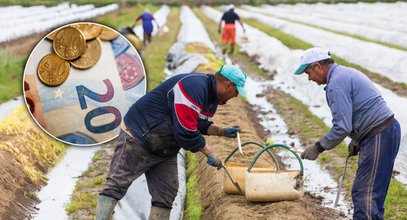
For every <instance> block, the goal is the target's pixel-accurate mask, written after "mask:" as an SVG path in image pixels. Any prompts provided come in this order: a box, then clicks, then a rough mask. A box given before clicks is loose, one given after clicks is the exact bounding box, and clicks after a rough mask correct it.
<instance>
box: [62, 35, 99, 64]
mask: <svg viewBox="0 0 407 220" xmlns="http://www.w3.org/2000/svg"><path fill="white" fill-rule="evenodd" d="M101 54H102V48H101V46H100V40H99V39H97V38H95V39H93V40H89V41H87V42H86V51H85V53H84V54H82V55H81V56H80V57H79V58H77V59H76V60H72V61H70V63H71V64H72V66H74V67H76V68H78V69H88V68H90V67H92V66H93V65H95V64H96V63H97V62H98V60H99V58H100V55H101Z"/></svg>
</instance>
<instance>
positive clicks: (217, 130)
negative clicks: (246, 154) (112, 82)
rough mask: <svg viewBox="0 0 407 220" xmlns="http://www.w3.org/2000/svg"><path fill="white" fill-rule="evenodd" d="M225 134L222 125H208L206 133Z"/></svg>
mask: <svg viewBox="0 0 407 220" xmlns="http://www.w3.org/2000/svg"><path fill="white" fill-rule="evenodd" d="M224 134H225V131H224V129H223V127H221V126H219V125H217V124H211V125H210V126H209V127H208V135H216V136H219V137H220V136H223V135H224Z"/></svg>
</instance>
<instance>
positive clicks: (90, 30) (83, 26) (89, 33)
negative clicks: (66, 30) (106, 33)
mask: <svg viewBox="0 0 407 220" xmlns="http://www.w3.org/2000/svg"><path fill="white" fill-rule="evenodd" d="M71 27H73V28H76V29H78V30H80V31H81V32H82V33H83V36H85V39H86V40H91V39H94V38H96V37H97V36H99V34H100V32H102V26H100V25H98V24H92V23H80V24H73V25H71Z"/></svg>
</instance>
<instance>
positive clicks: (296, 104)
mask: <svg viewBox="0 0 407 220" xmlns="http://www.w3.org/2000/svg"><path fill="white" fill-rule="evenodd" d="M195 13H196V14H197V15H198V17H199V18H200V19H201V21H202V22H203V23H205V24H206V25H205V27H206V29H207V31H208V34H209V36H210V37H211V39H213V40H215V41H217V42H218V43H219V42H220V35H219V34H218V33H217V24H216V23H215V22H214V21H213V20H211V19H209V18H208V17H206V16H204V15H203V14H202V12H200V11H199V10H196V11H195ZM245 22H246V20H245ZM254 22H256V23H258V24H259V25H262V26H263V24H262V23H259V22H257V21H254ZM251 25H253V24H251ZM257 28H258V27H257ZM263 28H265V29H267V30H269V31H270V32H268V34H269V35H272V36H274V37H276V36H277V37H276V38H277V39H279V40H280V41H282V42H283V41H284V42H283V43H284V44H285V45H286V46H287V47H290V48H292V49H307V48H309V47H311V46H312V45H310V44H307V43H306V42H303V41H301V40H299V39H296V38H295V37H293V36H291V35H288V34H285V33H283V32H281V31H279V30H276V29H272V28H269V27H268V26H264V27H263ZM259 29H260V28H259ZM260 30H261V29H260ZM271 33H272V34H271ZM288 45H290V46H288ZM235 49H237V48H235ZM232 59H233V60H234V61H237V62H238V63H243V65H245V67H246V68H247V69H248V70H249V71H250V73H255V74H258V75H262V76H267V75H268V73H267V72H266V71H265V70H263V69H260V68H259V67H258V63H257V61H255V59H256V57H249V56H247V55H245V54H241V53H239V54H234V55H233V56H232ZM267 93H268V94H271V96H269V97H268V101H269V102H270V103H272V104H273V106H274V108H275V109H276V111H277V112H278V114H279V115H280V116H281V117H282V118H283V119H284V121H285V123H286V124H287V126H288V128H289V131H290V133H291V132H292V133H294V134H298V136H299V137H300V139H301V142H302V143H303V144H304V145H311V144H313V143H315V141H317V140H318V139H319V138H320V137H322V136H323V135H325V134H326V132H328V131H329V129H330V128H329V127H328V126H327V125H325V123H324V122H323V121H322V120H321V119H319V118H318V117H316V116H315V115H313V114H312V112H311V111H310V110H309V108H308V106H307V105H305V104H304V103H302V102H301V101H300V100H298V99H296V98H294V97H292V96H291V95H289V94H286V93H284V92H282V91H281V90H277V89H271V90H269V91H268V92H267ZM293 115H295V116H296V117H292V116H293ZM347 155H348V152H347V146H346V145H345V144H344V143H343V142H342V143H341V144H340V145H339V146H337V147H335V148H334V149H332V150H330V151H325V152H324V153H322V154H321V155H320V156H319V158H318V161H319V162H320V163H321V164H322V165H323V166H324V167H325V168H327V169H328V170H329V171H330V173H331V175H332V176H333V177H334V178H335V179H336V180H337V179H339V176H341V175H342V174H343V170H344V165H345V158H346V156H347ZM348 169H349V170H350V171H349V170H348V172H347V176H346V178H345V181H344V185H343V186H344V188H345V189H346V191H345V192H346V197H347V199H348V200H351V189H352V183H353V180H354V178H355V174H356V170H357V158H356V157H352V158H350V161H349V164H348ZM406 194H407V190H406V188H405V186H404V185H403V184H402V183H400V182H398V181H397V180H395V179H394V178H392V180H391V183H390V187H389V191H388V194H387V197H386V201H385V210H386V212H385V219H407V196H406Z"/></svg>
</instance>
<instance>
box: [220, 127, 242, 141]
mask: <svg viewBox="0 0 407 220" xmlns="http://www.w3.org/2000/svg"><path fill="white" fill-rule="evenodd" d="M223 132H224V133H223V136H225V137H228V138H235V137H237V132H240V127H239V126H232V127H228V128H224V129H223Z"/></svg>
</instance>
